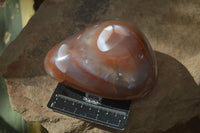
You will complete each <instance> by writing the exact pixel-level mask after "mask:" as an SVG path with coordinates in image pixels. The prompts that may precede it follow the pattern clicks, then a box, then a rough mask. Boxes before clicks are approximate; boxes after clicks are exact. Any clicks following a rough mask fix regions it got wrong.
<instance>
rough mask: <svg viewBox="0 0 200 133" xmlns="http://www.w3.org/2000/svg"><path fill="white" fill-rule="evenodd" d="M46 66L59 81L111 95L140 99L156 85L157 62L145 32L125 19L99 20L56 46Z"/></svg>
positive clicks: (49, 55)
mask: <svg viewBox="0 0 200 133" xmlns="http://www.w3.org/2000/svg"><path fill="white" fill-rule="evenodd" d="M45 69H46V71H47V73H49V75H51V76H52V77H54V78H55V79H56V80H58V81H59V82H63V83H64V84H66V85H68V86H71V87H73V88H75V89H78V90H81V91H84V92H89V93H92V94H96V95H99V96H102V97H105V98H111V99H124V100H125V99H136V98H140V97H143V96H145V95H146V94H148V92H150V90H151V89H152V88H153V86H154V84H155V81H156V75H157V65H156V60H155V57H154V53H153V50H152V49H151V46H150V44H149V43H148V41H147V39H146V38H145V36H144V35H143V34H142V33H141V32H140V31H138V30H137V29H136V28H134V27H132V26H131V25H129V24H127V23H124V22H121V21H104V22H99V23H96V24H94V25H92V26H90V27H88V28H87V29H85V30H84V31H81V32H80V33H78V34H76V35H74V36H71V37H69V38H67V39H65V40H64V41H62V42H61V43H59V44H57V45H56V46H55V47H53V48H52V49H51V50H50V51H49V52H48V54H47V56H46V58H45Z"/></svg>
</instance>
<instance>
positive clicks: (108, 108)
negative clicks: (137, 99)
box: [47, 83, 131, 130]
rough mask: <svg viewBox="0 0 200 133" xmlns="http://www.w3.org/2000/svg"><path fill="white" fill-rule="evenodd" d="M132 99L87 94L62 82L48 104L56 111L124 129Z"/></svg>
mask: <svg viewBox="0 0 200 133" xmlns="http://www.w3.org/2000/svg"><path fill="white" fill-rule="evenodd" d="M130 104H131V101H121V100H111V99H105V98H99V97H98V96H95V95H91V94H89V96H88V94H86V93H84V92H81V91H78V90H76V89H73V88H70V87H68V86H65V85H63V84H61V83H59V84H58V86H57V87H56V89H55V91H54V93H53V95H52V96H51V99H50V101H49V103H48V105H47V107H49V108H50V109H53V110H54V111H56V112H59V113H62V114H66V115H70V116H73V117H76V118H80V119H83V120H86V121H90V122H94V123H98V124H101V125H105V126H108V127H111V128H115V129H119V130H124V128H125V124H126V121H127V118H128V114H129V107H130Z"/></svg>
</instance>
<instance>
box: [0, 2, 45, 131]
mask: <svg viewBox="0 0 200 133" xmlns="http://www.w3.org/2000/svg"><path fill="white" fill-rule="evenodd" d="M33 3H34V1H33V0H0V56H1V55H2V53H3V51H4V50H5V48H6V47H7V46H8V45H9V44H10V43H11V42H12V41H13V40H14V39H15V38H16V37H17V36H18V34H19V33H20V31H21V30H22V28H23V27H24V26H25V25H26V24H27V22H28V20H29V19H30V17H31V16H32V15H33V14H34V9H33ZM27 132H28V133H44V132H47V131H46V130H45V129H44V128H42V127H41V125H40V123H39V122H29V123H27V122H25V121H24V119H23V118H22V117H21V115H20V114H19V113H17V112H15V111H14V110H13V109H12V108H11V105H10V102H9V96H8V92H7V86H6V83H5V81H4V79H3V77H2V76H1V75H0V133H27Z"/></svg>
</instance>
